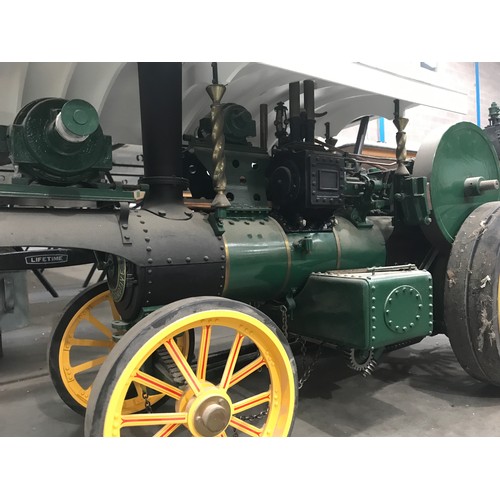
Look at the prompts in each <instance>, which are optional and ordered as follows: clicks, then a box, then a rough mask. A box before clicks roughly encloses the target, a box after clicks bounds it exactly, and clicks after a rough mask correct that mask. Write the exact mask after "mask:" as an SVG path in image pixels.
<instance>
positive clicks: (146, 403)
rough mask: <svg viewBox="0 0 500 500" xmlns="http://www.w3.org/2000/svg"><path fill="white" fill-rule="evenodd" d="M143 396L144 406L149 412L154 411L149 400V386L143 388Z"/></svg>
mask: <svg viewBox="0 0 500 500" xmlns="http://www.w3.org/2000/svg"><path fill="white" fill-rule="evenodd" d="M142 397H143V399H144V408H146V411H147V412H148V413H153V408H152V406H151V402H150V401H149V395H148V389H147V387H143V388H142Z"/></svg>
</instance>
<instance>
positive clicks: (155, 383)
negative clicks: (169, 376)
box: [133, 370, 183, 399]
mask: <svg viewBox="0 0 500 500" xmlns="http://www.w3.org/2000/svg"><path fill="white" fill-rule="evenodd" d="M133 381H134V385H135V382H138V383H139V384H141V385H145V386H146V387H149V388H151V389H154V390H155V391H158V392H161V393H162V394H166V395H167V396H170V397H171V398H173V399H180V398H181V397H182V394H183V392H182V391H181V390H180V389H178V388H177V387H174V386H173V385H170V384H167V383H166V382H164V381H163V380H160V379H159V378H156V377H153V376H152V375H148V374H147V373H144V372H141V371H139V370H138V371H137V372H136V374H135V375H134V377H133ZM135 387H136V390H137V393H138V394H142V391H141V393H139V387H137V385H135Z"/></svg>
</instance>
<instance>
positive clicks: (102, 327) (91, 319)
mask: <svg viewBox="0 0 500 500" xmlns="http://www.w3.org/2000/svg"><path fill="white" fill-rule="evenodd" d="M83 317H84V318H85V319H86V320H87V321H88V322H89V323H91V324H92V325H94V326H95V327H96V328H97V329H98V330H99V331H100V332H101V333H103V334H104V335H106V337H108V339H110V340H111V339H112V338H113V332H112V331H111V330H110V329H109V328H108V327H107V326H106V325H104V324H103V323H101V322H100V321H99V320H98V319H97V318H96V317H95V316H93V315H92V314H91V313H90V311H89V310H87V311H85V312H84V313H83Z"/></svg>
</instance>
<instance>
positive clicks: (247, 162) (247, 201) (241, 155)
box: [193, 143, 270, 213]
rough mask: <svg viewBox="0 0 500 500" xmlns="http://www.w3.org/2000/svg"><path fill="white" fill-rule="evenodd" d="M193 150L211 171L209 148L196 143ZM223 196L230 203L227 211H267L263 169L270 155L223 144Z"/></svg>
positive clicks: (244, 147) (256, 149)
mask: <svg viewBox="0 0 500 500" xmlns="http://www.w3.org/2000/svg"><path fill="white" fill-rule="evenodd" d="M193 151H194V152H195V153H196V156H197V157H198V158H199V159H200V160H201V162H202V163H203V165H204V166H205V168H206V169H207V170H208V171H209V172H210V171H211V170H212V166H211V162H212V149H211V148H208V147H204V146H203V145H202V144H201V143H196V145H195V147H194V148H193ZM225 163H226V169H225V174H226V181H227V187H226V196H227V198H228V200H229V201H230V203H231V206H230V207H229V208H228V210H227V212H228V213H231V212H241V211H246V212H253V213H258V212H269V211H270V209H269V205H268V202H267V195H266V189H265V186H266V168H267V166H268V164H269V156H268V155H267V153H265V152H263V151H262V150H261V149H259V148H251V147H248V146H238V145H234V144H232V145H230V146H227V145H226V149H225Z"/></svg>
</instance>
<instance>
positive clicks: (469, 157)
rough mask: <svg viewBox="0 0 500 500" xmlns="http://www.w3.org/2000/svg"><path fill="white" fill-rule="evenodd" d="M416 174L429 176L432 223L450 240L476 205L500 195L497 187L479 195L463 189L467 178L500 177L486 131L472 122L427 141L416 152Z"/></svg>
mask: <svg viewBox="0 0 500 500" xmlns="http://www.w3.org/2000/svg"><path fill="white" fill-rule="evenodd" d="M413 174H414V175H421V174H423V175H426V176H427V177H428V178H429V182H430V198H431V205H432V212H431V218H432V223H431V224H432V226H433V227H434V229H437V230H438V231H439V232H440V233H441V235H442V237H443V238H444V240H446V241H447V242H448V243H452V242H453V240H454V239H455V236H456V234H457V232H458V230H459V229H460V226H461V225H462V224H463V222H464V220H465V219H466V218H467V216H468V215H469V214H470V213H471V212H472V211H473V210H474V209H475V208H477V207H478V206H479V205H482V204H483V203H487V202H490V201H497V200H498V199H499V191H498V190H491V191H484V192H483V193H481V194H480V195H478V196H466V195H465V193H464V181H465V179H467V178H470V177H483V178H484V179H486V180H494V179H496V180H500V167H499V162H498V157H497V155H496V153H495V149H494V148H493V145H492V144H491V142H490V141H489V140H488V138H487V136H486V134H485V133H484V132H483V131H482V130H481V129H480V128H479V127H477V126H476V125H474V124H473V123H467V122H462V123H458V124H456V125H453V126H452V127H450V128H449V129H448V130H446V132H445V133H444V134H442V135H441V136H440V137H438V138H433V139H432V140H430V141H429V143H427V144H424V146H423V147H422V148H421V149H420V150H419V152H418V154H417V158H416V162H415V168H414V171H413ZM433 227H431V228H430V229H431V230H432V229H433ZM424 229H425V228H424Z"/></svg>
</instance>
